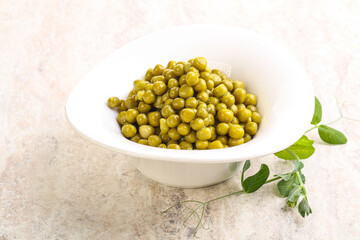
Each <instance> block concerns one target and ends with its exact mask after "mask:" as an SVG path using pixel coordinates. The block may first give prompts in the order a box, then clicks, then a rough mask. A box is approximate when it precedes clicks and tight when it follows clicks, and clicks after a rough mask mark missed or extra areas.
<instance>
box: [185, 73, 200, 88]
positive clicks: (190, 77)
mask: <svg viewBox="0 0 360 240" xmlns="http://www.w3.org/2000/svg"><path fill="white" fill-rule="evenodd" d="M199 81H200V79H199V77H198V76H197V75H196V73H195V72H188V73H187V74H186V84H187V85H189V86H195V85H196V84H198V83H199Z"/></svg>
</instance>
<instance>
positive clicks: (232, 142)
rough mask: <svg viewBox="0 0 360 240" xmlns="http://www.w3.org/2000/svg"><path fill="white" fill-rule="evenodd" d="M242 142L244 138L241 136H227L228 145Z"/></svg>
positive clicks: (231, 145)
mask: <svg viewBox="0 0 360 240" xmlns="http://www.w3.org/2000/svg"><path fill="white" fill-rule="evenodd" d="M243 143H244V139H243V138H229V140H228V145H229V146H230V147H233V146H238V145H241V144H243Z"/></svg>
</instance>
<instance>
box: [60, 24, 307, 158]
mask: <svg viewBox="0 0 360 240" xmlns="http://www.w3.org/2000/svg"><path fill="white" fill-rule="evenodd" d="M210 28H211V29H228V30H232V31H234V32H238V31H240V32H242V33H246V34H253V35H256V36H257V37H260V38H262V39H263V40H264V41H266V42H267V43H268V44H270V45H274V46H276V47H277V48H280V49H282V51H283V54H286V55H287V57H289V58H290V59H291V60H292V62H291V64H295V65H297V68H298V69H299V71H302V74H303V75H304V76H306V77H305V79H304V80H303V83H304V84H307V85H308V86H307V88H308V93H307V96H310V95H311V96H312V97H313V96H314V94H313V88H312V85H311V80H310V79H309V77H308V75H307V74H306V72H305V70H304V68H303V67H302V66H301V64H300V63H299V62H298V61H297V60H296V59H295V57H293V56H292V55H291V54H290V53H289V52H288V51H287V50H286V49H285V48H283V47H281V46H280V45H278V44H277V43H276V42H274V41H273V40H271V39H270V38H268V37H265V36H263V35H261V34H259V33H256V32H254V31H252V30H249V29H244V28H239V27H233V26H228V25H220V24H191V25H182V26H177V27H169V28H164V29H161V30H158V31H155V32H152V33H149V34H146V35H144V36H142V37H140V38H138V39H136V40H134V41H131V42H130V43H128V44H126V45H124V46H122V47H121V48H119V49H117V50H116V51H114V52H113V53H112V54H110V55H109V56H108V57H106V58H105V59H103V60H102V61H101V62H100V63H99V64H98V65H97V66H96V67H95V68H93V69H92V70H91V71H90V72H89V73H88V74H87V75H85V77H84V78H83V79H82V80H81V81H80V82H79V83H78V84H77V85H76V86H75V88H74V89H73V90H72V92H71V93H70V95H69V97H68V100H67V103H66V106H65V113H66V118H67V120H68V122H69V123H70V125H71V126H73V128H74V129H75V130H76V131H77V132H78V133H80V135H81V136H83V137H84V138H86V139H87V140H89V141H91V142H93V143H95V144H97V145H99V146H101V147H104V148H107V149H110V150H113V151H116V152H120V153H122V154H125V155H129V156H133V157H138V158H143V159H155V160H162V161H173V162H184V163H186V162H187V163H224V162H237V161H241V160H246V159H252V158H257V157H261V156H265V155H269V154H272V153H275V152H278V151H281V150H283V149H285V148H286V147H288V146H290V145H292V144H293V143H294V142H296V141H297V140H298V139H299V138H300V137H301V136H302V134H303V133H304V132H305V131H306V129H307V128H308V126H309V124H310V121H311V117H312V113H313V106H312V108H310V109H311V111H309V110H307V111H306V112H305V113H304V114H306V115H307V116H308V119H309V123H306V124H305V123H304V125H303V126H301V127H298V130H297V132H298V137H297V138H295V137H293V138H292V139H291V140H289V141H288V142H287V143H285V142H282V143H281V144H278V145H277V146H276V147H269V146H264V149H262V151H254V152H252V153H251V154H247V155H246V156H238V155H237V154H236V153H239V150H240V149H242V148H244V147H246V144H244V145H240V146H236V147H230V148H224V149H213V150H197V151H191V152H192V153H191V154H189V153H188V152H189V151H184V150H176V149H162V148H154V147H151V146H145V145H141V144H138V143H134V142H132V141H130V140H127V139H126V141H123V142H122V144H124V146H121V147H119V146H114V145H112V144H107V143H104V142H102V141H99V140H97V139H95V138H93V137H91V136H89V135H88V134H86V133H85V132H83V131H81V130H80V129H79V128H78V127H77V124H76V122H75V121H74V119H73V117H72V116H71V112H72V111H71V103H72V101H73V98H74V95H75V94H76V91H77V89H78V88H79V86H81V84H82V83H83V82H85V81H86V80H87V78H88V77H89V76H91V74H92V73H93V72H94V71H96V70H97V69H99V68H101V66H103V65H106V64H108V63H109V62H111V61H112V60H113V58H114V57H116V56H117V54H118V53H119V52H120V51H122V50H124V49H127V48H130V47H131V46H134V45H135V44H138V43H141V42H142V41H146V39H149V38H151V37H154V36H156V35H158V34H162V33H164V32H167V31H174V30H175V31H180V30H189V29H190V30H194V29H195V30H200V29H201V30H203V29H210ZM312 102H313V101H312ZM313 105H314V104H313ZM308 108H309V106H308ZM305 110H306V109H305ZM154 150H155V151H154Z"/></svg>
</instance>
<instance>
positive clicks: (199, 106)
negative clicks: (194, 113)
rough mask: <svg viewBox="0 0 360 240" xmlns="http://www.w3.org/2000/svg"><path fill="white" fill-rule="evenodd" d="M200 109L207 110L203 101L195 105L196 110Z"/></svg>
mask: <svg viewBox="0 0 360 240" xmlns="http://www.w3.org/2000/svg"><path fill="white" fill-rule="evenodd" d="M200 108H207V104H206V103H204V102H203V101H199V104H198V105H197V107H196V109H197V110H199V109H200Z"/></svg>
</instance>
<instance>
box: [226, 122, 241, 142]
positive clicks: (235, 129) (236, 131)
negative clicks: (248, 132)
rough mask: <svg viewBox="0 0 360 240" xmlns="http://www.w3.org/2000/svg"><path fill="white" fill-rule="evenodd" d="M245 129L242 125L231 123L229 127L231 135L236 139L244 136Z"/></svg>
mask: <svg viewBox="0 0 360 240" xmlns="http://www.w3.org/2000/svg"><path fill="white" fill-rule="evenodd" d="M244 134H245V131H244V129H243V128H242V127H241V126H240V125H236V124H234V125H231V127H230V129H229V136H230V137H232V138H235V139H240V138H242V137H243V136H244Z"/></svg>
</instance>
